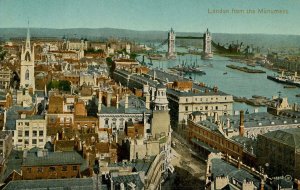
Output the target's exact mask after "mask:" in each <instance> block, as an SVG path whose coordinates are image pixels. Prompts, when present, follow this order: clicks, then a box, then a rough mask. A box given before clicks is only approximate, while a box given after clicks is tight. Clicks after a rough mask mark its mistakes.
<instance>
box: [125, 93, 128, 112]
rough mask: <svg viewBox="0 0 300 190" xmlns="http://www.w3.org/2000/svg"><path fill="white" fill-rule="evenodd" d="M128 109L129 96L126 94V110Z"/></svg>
mask: <svg viewBox="0 0 300 190" xmlns="http://www.w3.org/2000/svg"><path fill="white" fill-rule="evenodd" d="M127 108H128V94H127V93H126V94H125V109H127Z"/></svg>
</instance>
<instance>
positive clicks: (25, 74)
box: [20, 27, 35, 93]
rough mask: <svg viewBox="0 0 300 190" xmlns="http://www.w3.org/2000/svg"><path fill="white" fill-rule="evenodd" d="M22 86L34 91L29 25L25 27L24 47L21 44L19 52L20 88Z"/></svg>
mask: <svg viewBox="0 0 300 190" xmlns="http://www.w3.org/2000/svg"><path fill="white" fill-rule="evenodd" d="M23 88H26V89H30V88H31V89H32V92H33V93H34V91H35V79H34V47H33V48H32V49H31V45H30V34H29V27H28V28H27V38H26V44H25V49H24V47H23V46H22V52H21V72H20V89H23Z"/></svg>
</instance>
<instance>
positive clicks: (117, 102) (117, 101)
mask: <svg viewBox="0 0 300 190" xmlns="http://www.w3.org/2000/svg"><path fill="white" fill-rule="evenodd" d="M116 108H117V109H119V94H117V100H116Z"/></svg>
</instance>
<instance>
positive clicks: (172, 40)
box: [167, 28, 176, 59]
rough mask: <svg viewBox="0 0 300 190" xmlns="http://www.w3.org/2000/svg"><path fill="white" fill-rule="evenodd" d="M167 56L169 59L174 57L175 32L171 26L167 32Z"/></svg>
mask: <svg viewBox="0 0 300 190" xmlns="http://www.w3.org/2000/svg"><path fill="white" fill-rule="evenodd" d="M167 57H168V58H169V59H170V58H171V59H172V58H175V57H176V53H175V32H174V30H173V28H171V30H170V32H169V33H168V53H167Z"/></svg>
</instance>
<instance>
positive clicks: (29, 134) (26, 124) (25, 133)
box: [13, 114, 47, 150]
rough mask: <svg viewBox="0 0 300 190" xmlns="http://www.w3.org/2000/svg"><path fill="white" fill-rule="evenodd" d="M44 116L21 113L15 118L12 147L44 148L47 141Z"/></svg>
mask: <svg viewBox="0 0 300 190" xmlns="http://www.w3.org/2000/svg"><path fill="white" fill-rule="evenodd" d="M46 137H47V129H46V119H45V116H41V115H26V114H21V115H20V118H19V119H17V120H16V130H15V131H14V137H13V138H14V143H13V145H14V147H15V149H18V150H25V149H26V150H28V149H31V148H33V147H37V148H44V146H45V144H46V142H47V138H46Z"/></svg>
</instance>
